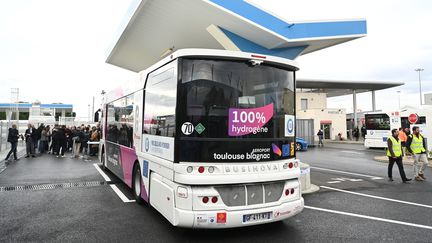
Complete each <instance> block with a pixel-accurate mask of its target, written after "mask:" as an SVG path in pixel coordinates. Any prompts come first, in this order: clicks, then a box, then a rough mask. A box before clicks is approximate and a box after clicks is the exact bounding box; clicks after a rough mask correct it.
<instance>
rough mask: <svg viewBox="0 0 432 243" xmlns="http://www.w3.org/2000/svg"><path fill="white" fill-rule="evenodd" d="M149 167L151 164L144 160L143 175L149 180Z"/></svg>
mask: <svg viewBox="0 0 432 243" xmlns="http://www.w3.org/2000/svg"><path fill="white" fill-rule="evenodd" d="M148 165H149V162H148V161H146V160H144V162H143V172H142V174H143V176H144V177H145V178H148V170H149V167H148Z"/></svg>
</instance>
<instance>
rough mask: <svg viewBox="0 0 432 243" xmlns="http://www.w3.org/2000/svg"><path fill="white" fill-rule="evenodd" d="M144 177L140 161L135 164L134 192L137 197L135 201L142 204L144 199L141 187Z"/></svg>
mask: <svg viewBox="0 0 432 243" xmlns="http://www.w3.org/2000/svg"><path fill="white" fill-rule="evenodd" d="M142 183H143V182H142V178H141V169H140V166H139V164H138V163H136V164H135V166H134V170H133V177H132V192H133V195H134V198H135V201H136V202H137V203H139V204H142V203H143V202H144V200H143V199H142V197H141V188H142Z"/></svg>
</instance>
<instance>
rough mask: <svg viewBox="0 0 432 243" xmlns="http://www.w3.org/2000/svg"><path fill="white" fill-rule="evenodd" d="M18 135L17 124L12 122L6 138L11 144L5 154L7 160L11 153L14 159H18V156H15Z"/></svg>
mask: <svg viewBox="0 0 432 243" xmlns="http://www.w3.org/2000/svg"><path fill="white" fill-rule="evenodd" d="M18 137H19V134H18V129H17V126H16V125H15V124H12V127H11V128H9V133H8V138H7V141H8V142H9V143H10V144H11V149H10V151H9V153H8V154H7V156H6V160H9V157H10V156H11V154H12V153H13V156H14V160H15V161H16V160H18V158H17V145H18Z"/></svg>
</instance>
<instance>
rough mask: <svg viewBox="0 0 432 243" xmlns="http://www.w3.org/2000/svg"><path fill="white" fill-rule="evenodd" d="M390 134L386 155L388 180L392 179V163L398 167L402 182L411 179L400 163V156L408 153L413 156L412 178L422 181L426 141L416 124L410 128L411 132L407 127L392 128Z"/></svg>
mask: <svg viewBox="0 0 432 243" xmlns="http://www.w3.org/2000/svg"><path fill="white" fill-rule="evenodd" d="M391 133H392V136H391V137H390V138H389V139H387V156H388V159H389V165H388V178H389V181H393V176H392V170H393V165H394V163H396V164H397V166H398V168H399V173H400V176H401V178H402V182H404V183H406V182H407V181H411V180H412V179H410V178H407V177H406V175H405V171H404V168H403V164H402V158H403V156H404V155H405V154H408V153H410V154H411V155H412V156H413V160H414V163H413V167H414V176H415V177H414V179H415V180H416V181H424V180H426V177H425V176H424V173H423V172H424V168H425V166H427V164H428V159H427V154H426V153H427V149H426V141H425V139H424V137H423V135H422V134H421V133H420V129H419V127H417V126H414V127H413V128H412V134H411V133H410V130H409V128H405V129H402V128H399V130H398V129H393V130H392V131H391Z"/></svg>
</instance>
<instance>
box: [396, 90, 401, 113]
mask: <svg viewBox="0 0 432 243" xmlns="http://www.w3.org/2000/svg"><path fill="white" fill-rule="evenodd" d="M396 92H397V93H398V104H399V111H400V109H401V106H400V90H398V91H396Z"/></svg>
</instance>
